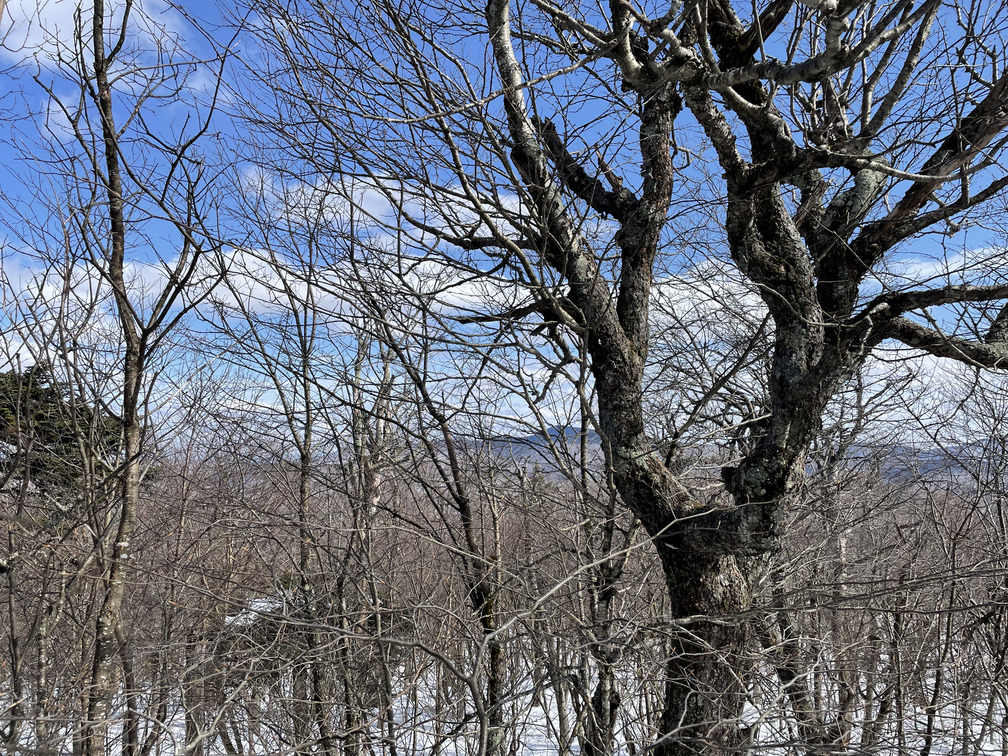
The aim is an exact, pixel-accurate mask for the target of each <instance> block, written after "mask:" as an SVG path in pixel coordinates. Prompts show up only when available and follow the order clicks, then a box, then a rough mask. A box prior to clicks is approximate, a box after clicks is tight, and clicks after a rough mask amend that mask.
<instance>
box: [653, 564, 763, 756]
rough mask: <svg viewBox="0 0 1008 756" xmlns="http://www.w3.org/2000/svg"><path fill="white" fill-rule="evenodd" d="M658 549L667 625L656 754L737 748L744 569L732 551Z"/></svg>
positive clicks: (741, 737)
mask: <svg viewBox="0 0 1008 756" xmlns="http://www.w3.org/2000/svg"><path fill="white" fill-rule="evenodd" d="M660 555H661V559H662V566H663V568H664V571H665V580H666V582H667V584H668V590H669V597H670V598H671V602H672V613H673V623H674V626H673V628H672V644H671V649H672V654H671V656H670V658H669V661H668V666H667V677H666V681H665V708H664V711H663V713H662V719H661V733H660V735H659V740H658V742H657V744H656V747H655V753H657V754H661V756H687V755H689V756H692V755H693V754H699V753H733V752H736V751H738V750H740V749H741V748H742V747H743V746H744V745H745V742H746V737H747V731H746V728H745V727H744V724H743V721H742V709H743V706H744V704H745V700H746V680H747V677H748V674H747V672H748V669H749V667H750V666H751V663H752V657H751V655H750V654H749V653H748V648H747V646H748V640H749V633H748V627H747V623H746V620H745V612H746V611H747V610H748V609H749V607H750V605H751V603H752V591H751V588H750V584H749V578H748V575H747V573H746V572H745V570H743V569H742V567H741V566H740V565H739V563H738V560H737V559H736V558H735V557H734V556H731V555H728V556H721V557H715V558H710V559H704V558H703V556H702V555H698V554H696V553H695V552H691V551H689V550H688V549H677V548H675V547H674V546H665V547H664V548H660Z"/></svg>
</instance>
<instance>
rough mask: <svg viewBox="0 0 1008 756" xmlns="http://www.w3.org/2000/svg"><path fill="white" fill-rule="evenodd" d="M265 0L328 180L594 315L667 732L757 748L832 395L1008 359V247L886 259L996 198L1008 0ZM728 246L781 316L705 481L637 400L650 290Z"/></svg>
mask: <svg viewBox="0 0 1008 756" xmlns="http://www.w3.org/2000/svg"><path fill="white" fill-rule="evenodd" d="M253 7H254V9H255V10H256V11H257V13H259V14H261V15H260V16H259V18H260V19H261V25H260V26H259V27H258V31H259V32H260V36H261V39H262V41H263V44H264V47H265V49H266V50H267V51H268V52H269V53H272V57H268V58H266V59H265V63H264V66H265V74H266V75H265V77H264V80H265V81H268V82H269V84H270V86H271V88H272V91H273V93H274V96H275V97H276V100H277V101H278V103H279V104H280V106H279V108H278V109H277V110H276V111H275V112H271V113H270V114H269V116H268V117H264V118H262V119H261V121H260V122H261V123H262V124H264V125H265V127H267V128H269V129H270V133H271V135H272V136H271V138H273V139H277V140H278V141H280V142H281V143H282V144H283V145H284V149H287V150H293V151H294V152H295V153H296V154H298V155H300V157H301V158H302V159H303V160H304V162H305V164H306V165H308V166H311V167H312V170H313V173H312V174H311V176H310V177H308V178H307V179H306V180H307V181H309V182H311V181H314V180H317V179H316V177H324V176H328V175H330V174H331V173H332V172H333V171H337V172H343V173H344V174H352V175H354V176H358V177H360V179H361V180H362V181H365V182H367V183H368V185H369V187H370V189H371V190H372V192H373V193H374V194H375V195H376V196H377V197H379V198H380V199H381V201H383V202H386V203H388V204H390V205H392V206H394V207H396V209H397V211H396V213H395V214H394V217H388V216H383V215H382V211H380V210H376V209H375V207H374V206H371V207H365V206H363V205H362V206H361V210H362V211H363V212H368V213H370V214H371V215H372V218H373V219H374V220H376V221H377V222H378V223H379V225H382V224H384V225H385V226H386V227H388V228H389V229H390V230H392V231H394V232H397V233H398V232H399V229H397V228H396V226H397V224H399V223H401V224H402V226H403V227H404V228H405V229H406V233H408V234H409V235H410V237H411V239H412V243H413V245H414V248H415V249H416V250H417V254H418V255H430V256H432V257H436V258H437V259H438V260H440V261H441V263H442V264H445V265H448V266H451V267H453V268H454V269H456V270H457V271H459V275H461V276H467V277H487V276H497V277H503V278H505V279H506V280H507V281H509V282H510V283H511V284H513V285H514V286H515V287H517V288H518V289H519V290H521V291H522V292H523V294H522V297H521V298H520V300H519V301H518V302H515V303H513V304H511V305H509V306H504V307H496V308H495V307H493V306H491V307H488V308H487V309H488V310H489V312H488V313H487V314H489V315H496V316H497V317H499V318H501V319H505V320H507V319H514V318H519V317H526V318H527V317H533V316H534V317H538V318H541V319H542V321H543V326H544V329H553V330H558V331H559V332H561V333H567V334H570V333H573V334H577V335H578V336H579V337H580V338H583V340H584V343H585V349H586V352H587V355H588V357H589V361H590V368H591V374H592V378H593V390H594V396H595V400H594V405H595V406H594V411H595V412H596V413H597V418H598V427H599V430H600V432H601V437H602V439H603V444H604V446H605V449H606V454H607V460H608V465H609V470H610V474H611V475H612V479H613V481H614V484H615V487H616V489H617V490H618V491H619V494H620V497H621V500H622V502H623V504H624V505H625V506H626V507H628V508H629V510H630V511H631V512H632V513H633V514H634V515H635V516H636V517H637V518H638V519H639V520H640V521H641V523H642V524H643V526H644V528H645V529H646V531H647V533H648V534H649V535H650V536H651V538H652V539H653V541H654V546H655V548H656V550H657V554H658V558H659V559H660V560H661V564H662V567H663V570H664V573H665V579H666V584H667V590H668V593H669V599H670V617H669V622H670V623H671V625H672V627H674V628H675V632H674V634H673V638H674V643H673V648H672V653H671V655H670V657H669V660H668V667H667V670H666V689H665V703H664V714H663V717H662V722H661V726H660V729H659V733H658V738H657V742H656V743H655V744H654V749H655V751H656V752H658V753H663V754H664V753H669V754H672V753H675V754H679V753H696V752H707V751H713V750H720V749H727V750H729V751H734V750H736V749H738V748H741V747H743V746H745V744H746V739H747V737H748V736H749V734H750V732H749V729H748V728H746V727H744V726H742V722H741V719H740V718H741V715H742V710H743V704H744V702H745V700H746V692H747V685H748V683H747V681H748V679H749V674H750V659H751V657H750V654H749V650H748V647H749V645H750V643H751V633H750V631H749V628H748V626H747V623H746V622H745V621H744V619H743V618H744V616H745V613H746V612H747V611H748V610H749V608H750V606H751V601H752V584H753V580H754V579H755V578H756V577H758V576H759V574H760V572H761V570H762V569H763V565H764V564H765V555H767V554H769V553H773V552H774V551H776V550H777V549H778V548H779V544H780V539H781V537H782V536H783V535H784V533H783V523H784V522H785V521H786V519H787V517H786V513H787V503H788V500H789V497H790V495H791V493H792V491H793V489H794V486H795V484H796V482H797V481H799V480H800V479H801V477H802V474H803V472H804V465H805V459H806V454H807V451H808V449H809V446H810V444H811V443H812V442H813V440H814V439H815V438H816V437H817V434H819V432H820V428H821V425H822V417H823V413H824V412H825V410H826V408H827V405H828V404H829V402H830V401H831V399H832V398H833V397H834V396H835V395H836V394H837V392H838V391H839V390H840V388H841V387H842V386H843V385H845V384H846V382H847V381H848V380H849V379H850V378H851V376H853V375H855V374H856V373H857V372H858V371H859V370H861V369H862V367H863V365H864V363H865V360H866V358H867V356H868V355H869V354H870V353H872V351H873V350H876V349H878V348H881V347H883V346H884V345H888V344H892V343H894V342H896V343H901V344H903V345H906V346H908V347H912V348H914V349H917V350H922V351H924V352H928V353H930V354H932V355H934V356H937V357H942V358H948V359H952V360H958V361H961V362H965V363H968V364H971V365H977V366H980V367H984V368H992V369H1000V368H1003V367H1005V366H1006V364H1008V362H1006V360H1008V346H1006V344H1008V342H1006V336H1008V330H1006V327H1005V326H1006V324H1008V309H1006V308H1004V307H1003V306H1001V305H997V304H996V303H999V302H1001V301H1003V300H1004V299H1005V298H1006V297H1008V285H1006V284H1005V282H1004V280H1003V279H1002V278H1001V277H1000V276H999V274H998V269H999V266H1000V264H1001V257H1000V253H998V252H995V253H993V254H992V255H989V256H987V257H986V258H985V259H980V260H977V261H973V262H971V263H970V264H969V265H968V266H966V267H965V269H964V270H963V271H962V272H961V273H955V274H952V275H949V274H947V273H946V274H945V275H944V277H943V278H942V279H939V280H935V279H930V278H926V277H924V278H921V277H914V276H910V277H909V278H903V279H900V278H898V277H897V276H895V275H893V272H892V267H891V266H893V265H894V264H895V261H896V258H897V256H898V254H899V253H900V251H901V250H902V249H904V248H905V245H906V244H907V243H909V242H915V243H918V244H919V243H921V242H920V240H922V239H929V238H935V237H937V238H941V237H942V236H943V235H945V234H953V233H955V232H956V231H957V230H958V229H960V228H961V227H963V225H964V224H970V223H973V224H975V223H977V222H978V221H979V220H980V219H981V218H982V217H983V216H982V213H983V212H985V211H992V212H996V211H997V208H999V207H1000V206H1001V205H1000V204H999V203H1001V202H1002V197H1003V194H1002V192H1003V190H1004V189H1005V188H1006V187H1008V176H1006V175H1004V172H1003V170H1002V169H1001V167H1000V162H999V157H1000V155H1001V149H1002V146H1003V144H1004V139H1003V132H1004V129H1005V127H1006V126H1008V78H1006V77H1005V75H1004V73H1003V67H1004V59H1003V53H1002V52H1000V51H1002V50H1003V49H1004V45H1003V36H1004V33H1005V29H1004V26H1003V24H1004V21H1003V19H1004V17H1005V14H1004V13H1003V12H1000V11H1003V10H1004V8H1003V5H1002V6H999V5H998V4H997V3H990V4H988V3H981V4H972V5H968V6H967V5H963V4H957V3H943V2H940V1H939V0H925V1H924V2H920V3H916V2H912V1H911V0H901V1H899V2H891V3H886V4H883V5H878V4H871V3H863V2H832V1H830V2H817V3H801V4H794V3H791V2H787V1H786V0H783V1H781V2H771V3H768V4H766V5H765V7H757V6H753V7H752V8H750V7H748V6H746V7H744V8H743V7H733V6H732V5H731V4H730V3H728V2H703V1H699V2H687V3H678V2H677V3H671V4H669V5H668V6H664V7H659V6H657V5H654V4H645V5H639V6H638V5H636V4H634V3H628V2H616V1H614V2H611V3H609V4H608V5H599V6H598V7H593V8H592V7H587V6H583V7H582V6H579V7H568V6H566V5H564V4H556V3H551V2H545V1H537V2H533V3H531V4H528V5H517V6H516V5H514V4H512V3H510V2H508V1H507V0H491V1H490V2H488V3H487V5H486V6H485V7H475V6H468V5H464V6H458V7H456V6H452V7H451V8H450V9H449V8H447V7H444V6H442V5H440V4H439V3H437V2H430V3H420V4H416V3H410V4H406V3H397V2H376V3H372V4H369V5H368V6H366V7H363V8H357V7H354V8H350V7H349V6H347V7H343V6H337V7H335V8H334V7H332V6H329V5H327V6H324V7H323V6H322V5H321V4H312V3H310V2H305V3H295V4H292V5H289V6H286V7H285V8H284V9H277V8H275V7H273V6H269V5H258V4H253ZM995 19H999V20H995ZM937 28H940V29H941V33H935V30H936V29H937ZM260 70H262V69H260ZM638 176H639V178H638ZM985 209H986V210H985ZM929 234H930V235H931V236H928V235H929ZM971 238H975V237H971ZM710 244H713V245H716V247H714V248H715V249H716V248H717V247H720V248H723V249H724V250H725V251H726V253H727V255H728V256H729V257H730V264H731V266H732V267H733V269H734V270H735V271H736V272H737V273H738V274H740V275H741V277H742V279H743V281H744V282H745V283H746V284H747V285H748V286H750V287H751V288H752V290H753V291H754V292H755V294H756V296H757V297H758V299H757V302H756V305H755V306H756V307H757V308H758V309H761V310H762V311H763V312H765V313H766V314H767V315H768V317H769V320H768V322H767V333H768V336H769V338H770V340H771V344H770V350H769V353H768V357H767V362H766V368H765V373H764V374H763V375H762V376H761V377H760V381H759V382H758V383H757V384H756V385H754V386H752V387H751V390H750V395H749V397H748V401H747V404H748V405H749V407H750V411H749V412H748V413H746V414H745V415H744V416H743V417H742V418H741V419H740V422H741V423H742V426H743V427H742V431H741V432H740V433H738V434H735V438H734V443H735V444H737V445H736V446H735V452H734V453H733V455H732V456H731V458H729V459H727V460H726V461H725V462H724V463H723V464H722V467H721V478H722V480H723V495H713V496H711V495H702V494H701V493H700V491H699V490H698V489H697V488H696V487H695V486H693V485H691V483H690V481H689V480H688V479H687V478H685V477H684V476H683V475H681V474H680V472H679V471H677V469H676V467H675V465H674V464H673V462H674V457H675V455H674V454H673V455H669V454H668V453H667V450H666V449H664V448H662V447H661V446H660V445H659V444H658V443H657V442H656V438H655V434H654V433H653V432H652V431H650V430H649V425H650V423H651V420H650V418H649V417H647V416H646V415H645V406H646V405H645V401H644V398H645V387H646V386H647V385H648V380H649V371H650V370H651V369H652V367H657V366H653V364H652V363H651V362H649V356H650V355H651V354H652V353H653V352H652V349H653V347H654V343H653V340H652V336H651V333H652V327H653V325H654V322H653V321H654V316H653V312H652V297H653V293H654V290H655V287H656V286H657V285H658V284H659V283H660V281H661V279H662V278H663V277H664V276H666V275H668V274H669V273H670V272H677V271H682V270H688V269H690V268H694V269H696V268H701V269H702V267H703V265H704V264H705V262H704V260H705V258H706V259H707V260H710V259H711V258H710V254H711V253H710V250H711V246H709V245H710ZM880 284H881V285H880ZM733 367H734V364H733V363H729V364H726V365H724V366H723V367H722V368H721V369H720V370H719V375H718V376H717V377H715V379H714V382H713V385H714V386H716V387H717V389H716V390H719V389H720V388H722V387H723V386H720V385H719V384H720V378H721V377H722V376H724V375H729V374H730V373H731V372H732V369H733ZM700 401H701V402H702V401H704V400H703V398H702V397H701V399H700ZM696 406H697V405H696V404H692V405H690V404H688V403H687V404H685V405H684V406H683V407H682V408H681V409H680V410H679V411H678V415H679V419H675V420H673V425H675V426H678V425H680V424H686V423H687V422H688V420H689V418H692V417H694V416H695V415H696ZM824 739H828V737H826V736H825V735H824ZM823 744H824V745H825V743H823Z"/></svg>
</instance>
